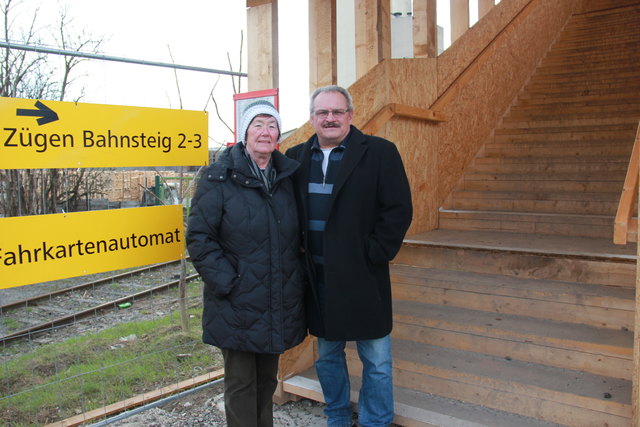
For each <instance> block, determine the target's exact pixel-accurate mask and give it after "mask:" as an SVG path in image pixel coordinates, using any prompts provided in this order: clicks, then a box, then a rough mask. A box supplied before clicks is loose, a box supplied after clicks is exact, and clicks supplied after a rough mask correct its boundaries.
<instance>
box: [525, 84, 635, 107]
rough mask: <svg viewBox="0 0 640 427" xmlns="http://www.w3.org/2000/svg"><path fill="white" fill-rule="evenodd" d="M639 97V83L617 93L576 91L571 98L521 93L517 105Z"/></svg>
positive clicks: (608, 91) (558, 95)
mask: <svg viewBox="0 0 640 427" xmlns="http://www.w3.org/2000/svg"><path fill="white" fill-rule="evenodd" d="M638 97H640V83H638V85H637V86H636V87H634V88H631V87H627V88H623V89H620V90H619V91H618V92H612V91H610V90H603V91H600V92H599V93H594V92H589V93H588V94H586V95H585V94H584V93H583V91H576V92H575V93H574V94H573V95H572V96H562V94H548V95H538V96H535V95H534V94H527V93H523V94H520V95H518V102H517V103H518V105H547V104H555V103H560V102H566V103H570V102H575V101H579V102H590V101H594V100H600V99H606V100H611V99H616V98H636V99H637V98H638Z"/></svg>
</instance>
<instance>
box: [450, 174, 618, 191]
mask: <svg viewBox="0 0 640 427" xmlns="http://www.w3.org/2000/svg"><path fill="white" fill-rule="evenodd" d="M624 178H625V175H624V174H622V173H612V172H600V173H593V174H591V175H589V176H585V175H584V174H582V175H580V174H576V173H571V174H568V173H557V174H549V173H540V174H533V173H529V174H516V173H511V174H486V173H469V174H466V175H465V177H464V181H463V184H462V186H461V189H463V190H466V191H535V192H546V191H551V192H558V191H572V192H574V191H575V192H588V193H616V195H618V196H619V195H620V193H621V192H622V187H623V183H624Z"/></svg>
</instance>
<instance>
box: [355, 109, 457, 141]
mask: <svg viewBox="0 0 640 427" xmlns="http://www.w3.org/2000/svg"><path fill="white" fill-rule="evenodd" d="M394 117H405V118H409V119H418V120H427V121H431V122H446V121H447V120H448V119H447V117H446V116H445V115H444V114H442V113H440V112H438V111H433V110H425V109H424V108H418V107H411V106H409V105H404V104H396V103H391V104H387V105H385V106H384V107H382V108H381V109H380V110H379V111H378V112H377V113H376V114H374V116H373V117H372V118H371V119H369V121H368V122H367V124H365V125H364V126H363V127H362V132H363V133H366V134H368V135H375V134H377V133H378V131H379V130H380V129H382V127H383V126H384V125H385V123H387V122H388V121H389V120H391V119H392V118H394Z"/></svg>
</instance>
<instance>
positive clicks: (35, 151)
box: [0, 98, 209, 169]
mask: <svg viewBox="0 0 640 427" xmlns="http://www.w3.org/2000/svg"><path fill="white" fill-rule="evenodd" d="M0 121H1V122H2V126H0V169H40V168H43V169H44V168H94V167H144V166H199V165H205V164H207V162H208V151H209V148H208V135H207V129H208V128H207V125H208V123H207V113H206V112H204V111H186V110H169V109H161V108H144V107H127V106H115V105H99V104H81V103H74V102H60V101H38V100H33V99H19V98H0Z"/></svg>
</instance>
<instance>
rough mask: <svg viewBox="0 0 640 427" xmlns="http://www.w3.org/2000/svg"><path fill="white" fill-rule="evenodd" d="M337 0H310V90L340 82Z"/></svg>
mask: <svg viewBox="0 0 640 427" xmlns="http://www.w3.org/2000/svg"><path fill="white" fill-rule="evenodd" d="M336 34H337V27H336V0H309V91H310V92H313V91H314V90H315V89H317V88H319V87H322V86H327V85H332V84H336V83H337V82H338V61H337V36H336Z"/></svg>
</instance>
